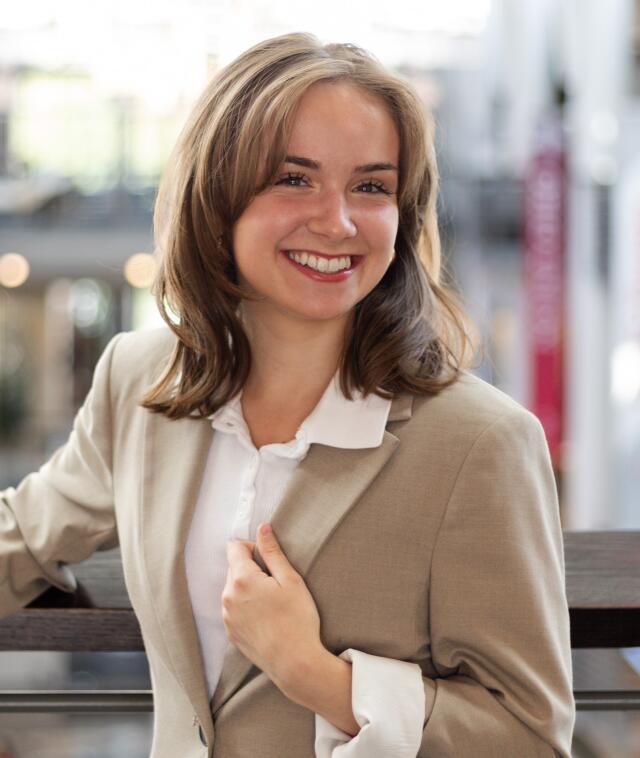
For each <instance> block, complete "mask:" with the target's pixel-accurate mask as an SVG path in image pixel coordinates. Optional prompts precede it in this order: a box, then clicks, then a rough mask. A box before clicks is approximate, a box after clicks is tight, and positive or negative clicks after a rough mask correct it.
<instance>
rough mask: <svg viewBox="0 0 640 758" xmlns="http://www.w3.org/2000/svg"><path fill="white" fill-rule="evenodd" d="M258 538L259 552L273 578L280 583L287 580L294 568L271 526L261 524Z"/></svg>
mask: <svg viewBox="0 0 640 758" xmlns="http://www.w3.org/2000/svg"><path fill="white" fill-rule="evenodd" d="M257 537H258V540H257V544H258V550H259V551H260V555H261V556H262V560H263V561H264V562H265V563H266V565H267V568H268V569H269V571H270V572H271V576H273V577H274V578H275V579H276V581H277V582H278V583H280V581H281V580H285V579H286V578H287V575H288V574H290V573H291V571H293V568H292V566H291V564H290V563H289V561H288V560H287V556H286V555H285V554H284V553H283V551H282V548H281V547H280V544H279V543H278V540H277V539H276V536H275V534H274V533H273V529H272V528H271V525H270V524H266V523H265V524H260V525H259V526H258V534H257Z"/></svg>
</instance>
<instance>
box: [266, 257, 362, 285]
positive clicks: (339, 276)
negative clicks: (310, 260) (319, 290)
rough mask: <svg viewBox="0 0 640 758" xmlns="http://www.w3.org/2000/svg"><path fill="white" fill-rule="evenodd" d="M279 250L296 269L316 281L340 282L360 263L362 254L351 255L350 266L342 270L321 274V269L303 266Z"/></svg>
mask: <svg viewBox="0 0 640 758" xmlns="http://www.w3.org/2000/svg"><path fill="white" fill-rule="evenodd" d="M280 252H281V253H282V255H284V257H285V258H286V259H287V260H288V261H289V263H291V265H292V266H295V267H296V268H297V269H298V271H300V272H301V273H302V274H304V275H305V276H308V277H309V279H315V280H316V281H317V282H342V281H344V280H345V279H348V278H349V277H350V276H351V275H352V274H353V271H354V269H356V268H357V267H358V266H359V265H360V261H361V260H362V256H360V255H358V256H353V257H352V258H351V268H345V269H344V270H343V271H334V272H333V273H331V274H328V273H327V274H323V273H322V272H321V271H316V270H315V269H313V268H310V267H309V266H303V265H302V264H301V263H298V262H297V261H294V260H292V259H291V258H289V256H288V255H287V254H286V253H285V251H284V250H281V251H280Z"/></svg>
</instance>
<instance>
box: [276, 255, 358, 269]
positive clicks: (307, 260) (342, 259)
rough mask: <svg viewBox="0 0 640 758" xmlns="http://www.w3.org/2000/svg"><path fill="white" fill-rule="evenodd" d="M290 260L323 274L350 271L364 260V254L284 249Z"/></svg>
mask: <svg viewBox="0 0 640 758" xmlns="http://www.w3.org/2000/svg"><path fill="white" fill-rule="evenodd" d="M281 252H283V253H284V254H285V255H286V256H287V257H288V258H289V259H290V260H292V261H294V262H296V263H299V264H300V265H302V266H306V267H307V268H311V269H313V270H314V271H318V272H320V273H322V274H327V273H330V274H333V273H339V272H341V271H349V270H351V269H353V268H355V267H356V266H357V265H358V264H359V263H360V261H361V260H362V258H363V256H362V255H353V254H349V255H329V254H327V253H320V252H318V251H317V250H282V251H281Z"/></svg>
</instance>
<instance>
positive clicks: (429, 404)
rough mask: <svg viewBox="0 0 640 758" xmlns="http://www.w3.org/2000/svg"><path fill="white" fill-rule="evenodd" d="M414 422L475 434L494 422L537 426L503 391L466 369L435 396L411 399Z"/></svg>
mask: <svg viewBox="0 0 640 758" xmlns="http://www.w3.org/2000/svg"><path fill="white" fill-rule="evenodd" d="M412 417H413V419H414V422H417V423H421V422H423V423H425V424H428V425H429V426H430V427H432V426H433V425H436V426H438V427H439V428H441V429H446V428H455V430H456V432H457V433H466V434H471V435H472V436H476V435H477V434H480V433H482V432H483V431H484V430H485V429H487V428H489V427H490V426H492V425H495V424H499V423H500V424H504V425H506V426H510V427H513V426H521V425H522V426H525V427H526V426H529V427H530V426H531V425H534V426H539V424H540V422H539V420H538V419H537V417H536V416H535V415H534V414H533V413H531V411H529V410H528V409H527V408H525V407H524V406H523V405H522V404H521V403H519V402H518V401H517V400H515V399H514V398H512V397H511V396H510V395H508V394H507V393H506V392H503V391H502V390H500V389H498V388H497V387H494V386H493V385H492V384H490V383H489V382H487V381H485V380H484V379H481V378H480V377H478V376H475V375H474V374H471V373H470V372H468V371H463V372H461V373H460V376H459V377H458V379H457V380H456V381H455V382H453V384H450V385H449V386H448V387H445V388H444V389H442V390H441V391H440V392H439V393H438V394H436V395H419V396H414V398H413V412H412Z"/></svg>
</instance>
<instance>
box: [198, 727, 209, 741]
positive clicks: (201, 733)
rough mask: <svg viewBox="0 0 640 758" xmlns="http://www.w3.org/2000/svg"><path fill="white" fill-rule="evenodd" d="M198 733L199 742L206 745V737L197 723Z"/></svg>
mask: <svg viewBox="0 0 640 758" xmlns="http://www.w3.org/2000/svg"><path fill="white" fill-rule="evenodd" d="M198 734H199V735H200V742H202V744H203V745H204V746H205V747H207V738H206V736H205V733H204V732H203V731H202V727H201V726H200V724H198Z"/></svg>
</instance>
